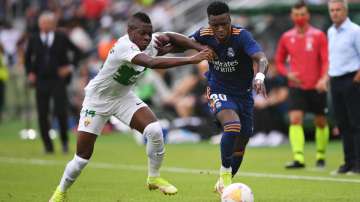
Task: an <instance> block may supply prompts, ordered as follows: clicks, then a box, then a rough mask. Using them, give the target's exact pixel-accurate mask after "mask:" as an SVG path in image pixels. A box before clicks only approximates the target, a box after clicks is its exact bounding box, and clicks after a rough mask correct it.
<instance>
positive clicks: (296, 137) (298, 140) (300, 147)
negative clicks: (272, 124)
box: [289, 125, 305, 163]
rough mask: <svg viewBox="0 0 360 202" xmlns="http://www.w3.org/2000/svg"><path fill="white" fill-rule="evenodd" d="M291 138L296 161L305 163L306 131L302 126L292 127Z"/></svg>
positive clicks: (290, 129)
mask: <svg viewBox="0 0 360 202" xmlns="http://www.w3.org/2000/svg"><path fill="white" fill-rule="evenodd" d="M289 137H290V144H291V148H292V152H293V154H294V160H296V161H299V162H300V163H304V144H305V137H304V130H303V127H302V125H290V127H289Z"/></svg>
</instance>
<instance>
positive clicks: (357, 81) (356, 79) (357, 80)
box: [353, 70, 360, 84]
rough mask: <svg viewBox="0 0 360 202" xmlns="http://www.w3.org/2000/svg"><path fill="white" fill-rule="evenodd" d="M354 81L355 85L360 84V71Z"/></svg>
mask: <svg viewBox="0 0 360 202" xmlns="http://www.w3.org/2000/svg"><path fill="white" fill-rule="evenodd" d="M353 81H354V83H358V84H360V70H359V71H357V73H356V74H355V76H354V78H353Z"/></svg>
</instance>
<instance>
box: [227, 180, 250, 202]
mask: <svg viewBox="0 0 360 202" xmlns="http://www.w3.org/2000/svg"><path fill="white" fill-rule="evenodd" d="M253 201H254V194H253V193H252V191H251V189H250V187H248V186H247V185H246V184H243V183H234V184H231V185H229V186H227V187H226V188H225V189H224V192H223V193H222V195H221V202H253Z"/></svg>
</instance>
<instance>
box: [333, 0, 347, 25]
mask: <svg viewBox="0 0 360 202" xmlns="http://www.w3.org/2000/svg"><path fill="white" fill-rule="evenodd" d="M329 13H330V18H331V20H332V22H333V23H334V24H336V25H340V24H341V23H342V22H344V21H345V20H346V18H347V9H346V8H345V6H344V4H342V3H341V2H333V3H329Z"/></svg>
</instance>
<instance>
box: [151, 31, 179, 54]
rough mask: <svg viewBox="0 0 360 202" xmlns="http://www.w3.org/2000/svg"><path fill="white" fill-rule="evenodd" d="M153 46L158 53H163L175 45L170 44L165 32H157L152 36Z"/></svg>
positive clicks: (169, 50)
mask: <svg viewBox="0 0 360 202" xmlns="http://www.w3.org/2000/svg"><path fill="white" fill-rule="evenodd" d="M154 42H155V48H156V50H157V51H158V55H160V56H161V55H165V54H167V53H170V52H171V51H172V50H173V49H174V48H175V47H174V46H173V45H172V44H170V38H169V37H168V36H166V35H165V34H157V35H156V36H155V37H154Z"/></svg>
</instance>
